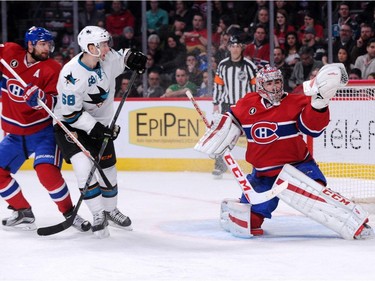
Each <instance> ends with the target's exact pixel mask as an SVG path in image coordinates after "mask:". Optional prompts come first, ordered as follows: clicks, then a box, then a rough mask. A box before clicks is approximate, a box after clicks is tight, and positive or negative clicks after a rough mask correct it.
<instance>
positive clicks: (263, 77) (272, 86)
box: [256, 65, 284, 106]
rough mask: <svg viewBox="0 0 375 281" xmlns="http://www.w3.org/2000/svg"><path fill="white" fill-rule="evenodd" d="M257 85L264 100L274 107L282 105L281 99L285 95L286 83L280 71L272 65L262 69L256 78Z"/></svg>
mask: <svg viewBox="0 0 375 281" xmlns="http://www.w3.org/2000/svg"><path fill="white" fill-rule="evenodd" d="M270 82H273V83H270ZM256 85H257V92H258V94H259V95H260V96H261V97H262V98H264V99H266V100H267V101H269V102H270V103H271V104H272V105H275V106H278V105H280V101H281V98H282V96H283V95H284V82H283V75H282V74H281V71H280V70H279V69H277V68H276V67H272V66H270V65H266V66H265V67H264V68H262V69H260V70H259V71H258V73H257V76H256Z"/></svg>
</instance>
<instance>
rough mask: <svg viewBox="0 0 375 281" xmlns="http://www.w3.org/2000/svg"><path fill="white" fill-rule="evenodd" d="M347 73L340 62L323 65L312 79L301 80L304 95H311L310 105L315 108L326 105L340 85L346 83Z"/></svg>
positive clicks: (342, 85) (321, 107)
mask: <svg viewBox="0 0 375 281" xmlns="http://www.w3.org/2000/svg"><path fill="white" fill-rule="evenodd" d="M348 79H349V78H348V74H347V72H346V70H345V67H344V65H343V64H342V63H332V64H326V65H324V66H323V67H322V68H321V69H320V70H319V72H318V74H317V75H316V77H315V78H314V79H312V80H309V81H305V82H303V91H304V92H305V95H307V96H311V105H312V107H313V108H315V109H318V110H319V109H323V108H325V107H327V106H328V104H329V101H330V99H331V98H333V97H334V96H335V94H336V92H337V90H338V89H339V88H340V87H344V86H345V85H346V84H347V83H348Z"/></svg>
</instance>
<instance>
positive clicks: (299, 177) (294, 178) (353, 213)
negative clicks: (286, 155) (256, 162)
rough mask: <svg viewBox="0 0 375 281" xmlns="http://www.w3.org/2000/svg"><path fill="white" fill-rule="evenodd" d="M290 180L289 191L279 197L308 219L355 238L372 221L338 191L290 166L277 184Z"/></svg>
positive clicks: (286, 167)
mask: <svg viewBox="0 0 375 281" xmlns="http://www.w3.org/2000/svg"><path fill="white" fill-rule="evenodd" d="M279 181H287V182H288V188H287V189H286V190H284V191H282V192H281V193H280V194H279V195H278V197H279V198H280V199H281V200H282V201H284V202H285V203H287V204H288V205H290V206H291V207H293V208H294V209H296V210H298V211H300V212H301V213H303V214H304V215H306V216H307V217H309V218H311V219H313V220H315V221H317V222H318V223H321V224H323V225H324V226H326V227H328V228H329V229H331V230H333V231H335V232H336V233H338V234H340V235H341V236H342V237H343V238H344V239H354V238H355V236H357V235H358V232H359V230H360V229H361V228H362V226H363V225H364V224H365V223H366V222H367V221H368V212H367V211H366V210H364V209H363V208H362V207H361V206H359V205H356V204H355V203H353V202H351V201H350V200H349V199H347V198H345V197H343V196H341V195H340V194H338V193H337V192H335V191H333V190H331V189H329V188H327V187H324V186H323V185H320V184H319V183H317V182H316V181H314V180H313V179H311V178H309V177H308V176H306V175H305V174H304V173H302V172H301V171H299V170H297V169H296V168H294V167H293V166H291V165H288V164H286V165H285V166H284V168H283V169H282V171H281V172H280V174H279V176H278V178H277V179H276V181H275V183H277V182H279Z"/></svg>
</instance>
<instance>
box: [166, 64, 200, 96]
mask: <svg viewBox="0 0 375 281" xmlns="http://www.w3.org/2000/svg"><path fill="white" fill-rule="evenodd" d="M175 79H176V84H172V85H170V86H169V87H168V88H167V90H166V91H165V93H164V95H162V96H161V98H178V97H186V91H188V90H190V92H191V93H192V95H193V96H196V95H197V85H195V84H194V83H192V82H190V81H189V75H188V72H187V70H186V69H185V68H183V67H181V68H180V67H179V68H177V69H176V78H175Z"/></svg>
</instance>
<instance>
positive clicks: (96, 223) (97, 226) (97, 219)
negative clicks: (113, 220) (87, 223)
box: [91, 211, 109, 238]
mask: <svg viewBox="0 0 375 281" xmlns="http://www.w3.org/2000/svg"><path fill="white" fill-rule="evenodd" d="M107 226H108V221H107V218H106V215H105V214H104V212H103V211H101V212H99V213H96V214H94V218H93V224H92V227H91V229H92V232H93V233H94V235H95V236H96V237H98V238H106V237H109V230H108V227H107Z"/></svg>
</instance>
